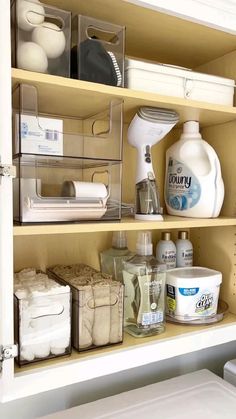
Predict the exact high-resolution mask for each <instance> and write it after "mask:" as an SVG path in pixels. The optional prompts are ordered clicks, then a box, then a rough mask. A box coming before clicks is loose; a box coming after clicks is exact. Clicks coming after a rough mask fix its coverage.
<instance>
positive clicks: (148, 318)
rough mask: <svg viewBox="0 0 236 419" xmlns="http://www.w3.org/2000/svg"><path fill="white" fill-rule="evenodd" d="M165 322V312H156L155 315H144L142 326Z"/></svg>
mask: <svg viewBox="0 0 236 419" xmlns="http://www.w3.org/2000/svg"><path fill="white" fill-rule="evenodd" d="M161 322H163V312H162V311H155V312H154V313H143V314H142V320H141V324H142V326H149V325H151V324H155V323H161Z"/></svg>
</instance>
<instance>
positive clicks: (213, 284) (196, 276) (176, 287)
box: [166, 266, 222, 321]
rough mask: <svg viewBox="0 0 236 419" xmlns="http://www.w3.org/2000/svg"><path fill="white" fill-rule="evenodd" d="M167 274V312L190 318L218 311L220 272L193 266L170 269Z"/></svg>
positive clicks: (169, 314)
mask: <svg viewBox="0 0 236 419" xmlns="http://www.w3.org/2000/svg"><path fill="white" fill-rule="evenodd" d="M166 274H167V275H166V313H167V314H168V316H170V317H173V318H174V319H176V320H179V321H191V320H195V319H196V318H206V317H208V316H214V315H215V314H216V313H217V306H218V299H219V292H220V284H221V282H222V274H221V272H218V271H215V270H213V269H208V268H201V267H197V266H193V267H186V268H176V269H171V270H169V271H167V273H166Z"/></svg>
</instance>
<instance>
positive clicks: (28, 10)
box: [17, 0, 45, 31]
mask: <svg viewBox="0 0 236 419" xmlns="http://www.w3.org/2000/svg"><path fill="white" fill-rule="evenodd" d="M44 16H45V11H44V7H43V6H42V5H41V4H40V2H39V1H38V0H30V1H26V0H18V1H17V23H18V27H19V28H20V29H22V30H23V31H32V30H33V29H34V27H35V26H37V25H41V23H43V22H44Z"/></svg>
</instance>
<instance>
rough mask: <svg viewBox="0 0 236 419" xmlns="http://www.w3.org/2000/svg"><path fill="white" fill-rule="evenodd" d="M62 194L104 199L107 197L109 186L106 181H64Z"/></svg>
mask: <svg viewBox="0 0 236 419" xmlns="http://www.w3.org/2000/svg"><path fill="white" fill-rule="evenodd" d="M62 196H67V197H72V196H73V197H75V198H102V199H104V198H106V197H107V188H106V186H105V185H104V183H95V182H81V181H77V180H71V181H66V182H64V183H63V186H62Z"/></svg>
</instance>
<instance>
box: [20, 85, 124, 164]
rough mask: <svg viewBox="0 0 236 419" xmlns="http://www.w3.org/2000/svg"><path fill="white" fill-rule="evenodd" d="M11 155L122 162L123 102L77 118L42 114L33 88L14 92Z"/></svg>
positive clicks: (37, 94) (115, 102)
mask: <svg viewBox="0 0 236 419" xmlns="http://www.w3.org/2000/svg"><path fill="white" fill-rule="evenodd" d="M12 101H13V138H14V141H13V155H14V156H16V155H19V154H34V155H47V156H50V155H53V156H64V157H79V158H88V159H96V160H99V159H102V160H105V159H107V160H120V161H121V159H122V129H123V120H122V110H123V101H122V100H114V101H111V102H110V103H109V105H108V106H107V107H106V108H105V109H102V110H101V112H99V113H96V114H95V115H89V116H85V117H82V118H80V117H79V116H76V117H67V116H66V117H62V116H58V115H56V114H54V113H50V114H48V113H47V114H45V112H44V109H43V107H42V100H41V97H40V94H39V93H38V90H37V88H36V87H34V86H32V85H29V84H20V85H18V86H17V87H16V88H15V89H14V90H13V95H12Z"/></svg>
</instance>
